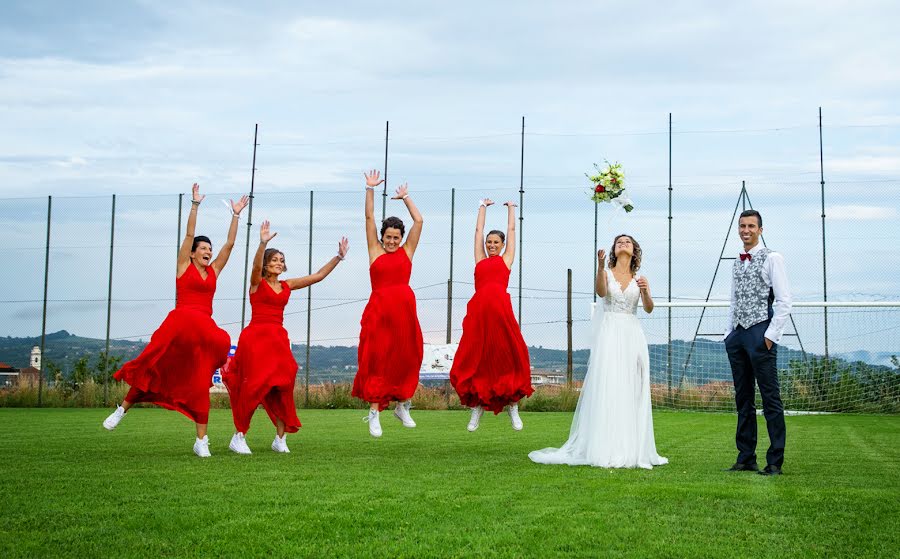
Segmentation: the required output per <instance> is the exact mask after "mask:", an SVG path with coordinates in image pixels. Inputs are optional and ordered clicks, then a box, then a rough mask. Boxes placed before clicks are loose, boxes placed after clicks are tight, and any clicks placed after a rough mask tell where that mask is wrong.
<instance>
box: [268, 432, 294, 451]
mask: <svg viewBox="0 0 900 559" xmlns="http://www.w3.org/2000/svg"><path fill="white" fill-rule="evenodd" d="M272 450H274V451H275V452H284V453H285V454H288V453H290V452H291V451H290V449H289V448H288V446H287V435H282V436H280V437H279V436H278V435H275V440H274V441H272Z"/></svg>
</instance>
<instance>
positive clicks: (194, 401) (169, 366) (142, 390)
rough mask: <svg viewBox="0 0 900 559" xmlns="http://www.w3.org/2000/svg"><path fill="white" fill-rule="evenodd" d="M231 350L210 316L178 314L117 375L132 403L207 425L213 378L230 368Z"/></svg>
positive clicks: (172, 314)
mask: <svg viewBox="0 0 900 559" xmlns="http://www.w3.org/2000/svg"><path fill="white" fill-rule="evenodd" d="M230 348H231V337H230V336H229V335H228V332H226V331H225V330H222V329H221V328H219V327H218V326H216V323H215V322H214V321H213V319H212V317H210V316H209V315H208V314H205V313H203V312H198V311H194V310H190V309H175V310H173V311H171V312H170V313H169V314H168V316H166V319H165V320H164V321H163V323H162V324H161V325H160V326H159V328H157V330H156V332H154V333H153V336H152V337H151V338H150V343H149V344H147V347H145V348H144V351H142V352H141V354H140V355H138V356H137V357H136V358H135V359H133V360H131V361H129V362H128V363H125V364H124V365H123V366H122V368H121V369H119V370H118V371H117V372H116V374H115V375H113V376H114V378H115V379H116V380H124V381H125V382H127V383H128V384H130V385H131V391H130V392H129V393H128V396H126V398H125V399H126V400H127V401H129V402H131V403H133V404H137V403H140V402H146V403H152V404H157V405H159V406H162V407H164V408H167V409H170V410H175V411H177V412H181V413H183V414H184V415H186V416H187V417H189V418H190V419H192V420H193V421H194V422H196V423H200V424H205V423H208V421H209V388H210V386H212V375H213V372H214V371H215V370H216V369H218V368H219V367H221V366H222V365H223V364H224V363H225V360H226V359H227V358H228V350H229V349H230Z"/></svg>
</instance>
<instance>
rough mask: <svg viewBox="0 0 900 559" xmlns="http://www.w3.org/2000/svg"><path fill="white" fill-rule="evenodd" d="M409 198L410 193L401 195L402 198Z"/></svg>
mask: <svg viewBox="0 0 900 559" xmlns="http://www.w3.org/2000/svg"><path fill="white" fill-rule="evenodd" d="M407 198H409V194H404V195H403V196H401V197H400V199H401V200H406V199H407Z"/></svg>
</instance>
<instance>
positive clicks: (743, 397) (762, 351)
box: [725, 320, 785, 466]
mask: <svg viewBox="0 0 900 559" xmlns="http://www.w3.org/2000/svg"><path fill="white" fill-rule="evenodd" d="M768 327H769V321H768V320H766V321H765V322H760V323H759V324H756V325H754V326H751V327H750V328H746V329H745V328H744V327H742V326H738V327H737V328H736V329H735V330H734V331H733V332H732V333H731V334H729V335H728V337H727V338H726V339H725V350H726V351H727V352H728V360H729V361H730V362H731V374H732V376H733V377H734V403H735V404H736V405H737V415H738V420H737V435H736V437H735V441H736V443H737V449H738V458H737V461H738V462H739V463H741V464H753V463H756V390H755V387H754V379H755V381H756V384H758V385H759V394H760V396H762V401H763V415H765V417H766V428H767V429H768V431H769V441H771V444H770V446H769V450H768V452H766V463H767V464H772V465H775V466H781V465H782V463H783V462H784V440H785V427H784V405H783V404H782V403H781V390H780V388H779V387H778V369H777V368H776V367H775V358H776V356H777V354H778V346H776V345H775V344H772V349H766V341H765V333H766V329H767V328H768Z"/></svg>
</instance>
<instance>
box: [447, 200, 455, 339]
mask: <svg viewBox="0 0 900 559" xmlns="http://www.w3.org/2000/svg"><path fill="white" fill-rule="evenodd" d="M455 225H456V189H455V188H451V189H450V279H448V280H447V343H448V344H449V343H450V330H451V324H452V323H453V232H454V229H455Z"/></svg>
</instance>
